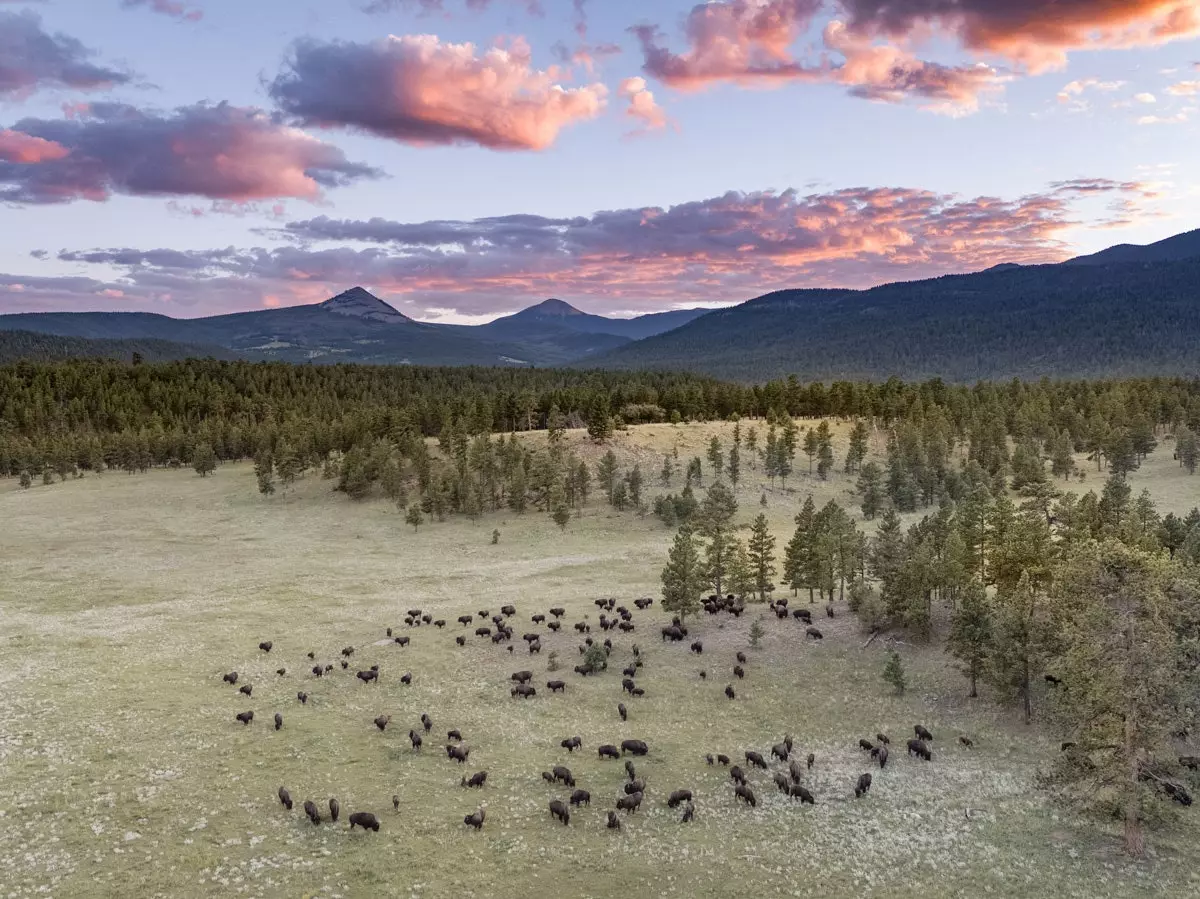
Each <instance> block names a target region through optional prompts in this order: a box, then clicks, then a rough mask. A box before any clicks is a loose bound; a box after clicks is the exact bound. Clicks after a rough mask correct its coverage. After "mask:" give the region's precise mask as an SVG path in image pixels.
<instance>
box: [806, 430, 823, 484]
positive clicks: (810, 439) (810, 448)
mask: <svg viewBox="0 0 1200 899" xmlns="http://www.w3.org/2000/svg"><path fill="white" fill-rule="evenodd" d="M820 450H821V439H820V438H819V437H818V436H817V432H816V431H815V430H814V429H812V428H809V429H808V431H807V432H805V434H804V455H806V456H808V473H809V474H810V475H811V474H812V470H813V459H815V458H816V456H817V453H818V452H820Z"/></svg>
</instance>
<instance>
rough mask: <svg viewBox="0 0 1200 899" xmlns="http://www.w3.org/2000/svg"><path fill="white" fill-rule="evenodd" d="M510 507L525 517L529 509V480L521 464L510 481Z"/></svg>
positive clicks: (515, 468) (516, 467)
mask: <svg viewBox="0 0 1200 899" xmlns="http://www.w3.org/2000/svg"><path fill="white" fill-rule="evenodd" d="M508 507H509V508H510V509H512V510H513V511H514V512H516V513H517V514H518V515H524V514H525V510H526V509H527V508H529V479H528V478H527V477H526V474H525V465H524V463H521V462H518V463H517V465H516V466H515V467H514V468H513V472H512V477H510V478H509V481H508ZM439 517H440V516H439Z"/></svg>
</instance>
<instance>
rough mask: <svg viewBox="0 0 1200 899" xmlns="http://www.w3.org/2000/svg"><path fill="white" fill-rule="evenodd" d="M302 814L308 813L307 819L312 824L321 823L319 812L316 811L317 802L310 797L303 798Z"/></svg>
mask: <svg viewBox="0 0 1200 899" xmlns="http://www.w3.org/2000/svg"><path fill="white" fill-rule="evenodd" d="M304 814H306V815H308V820H309V821H311V822H312V823H313V824H320V823H321V813H320V812H319V811H317V804H316V803H315V802H313V801H312V800H311V799H305V800H304Z"/></svg>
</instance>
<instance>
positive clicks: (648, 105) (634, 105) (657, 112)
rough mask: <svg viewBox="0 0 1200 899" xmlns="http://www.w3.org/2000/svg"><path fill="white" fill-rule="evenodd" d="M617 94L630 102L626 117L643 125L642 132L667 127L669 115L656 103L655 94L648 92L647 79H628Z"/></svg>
mask: <svg viewBox="0 0 1200 899" xmlns="http://www.w3.org/2000/svg"><path fill="white" fill-rule="evenodd" d="M617 93H619V94H620V95H621V96H622V97H625V98H626V99H627V100H629V106H628V107H627V108H626V110H625V115H627V116H628V117H629V118H632V119H636V120H637V121H638V122H640V123H641V127H640V129H639V130H640V131H654V130H657V129H659V128H665V127H666V126H667V113H666V112H665V111H664V110H663V108H662V107H661V106H659V105H658V103H657V102H655V100H654V94H653V92H651V91H649V90H647V88H646V79H645V78H637V77H634V78H626V79H625V80H624V81H622V82H621V86H620V88H619V89H618V91H617Z"/></svg>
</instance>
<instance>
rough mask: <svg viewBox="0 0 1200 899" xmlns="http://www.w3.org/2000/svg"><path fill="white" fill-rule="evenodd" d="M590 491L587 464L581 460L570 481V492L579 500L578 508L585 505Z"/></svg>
mask: <svg viewBox="0 0 1200 899" xmlns="http://www.w3.org/2000/svg"><path fill="white" fill-rule="evenodd" d="M591 489H592V473H591V472H590V471H589V470H588V466H587V463H586V462H584V461H583V460H582V459H580V460H579V464H578V465H576V466H575V471H574V476H573V477H572V479H571V492H572V493H574V494H575V496H576V497H577V498H578V500H579V506H580V508H582V507H584V506H586V505H587V498H588V494H589V493H590V492H591Z"/></svg>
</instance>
